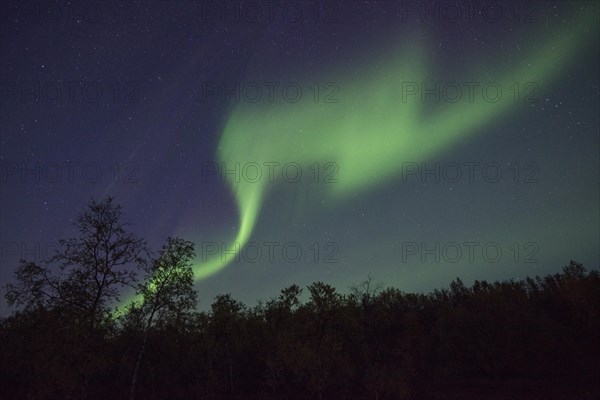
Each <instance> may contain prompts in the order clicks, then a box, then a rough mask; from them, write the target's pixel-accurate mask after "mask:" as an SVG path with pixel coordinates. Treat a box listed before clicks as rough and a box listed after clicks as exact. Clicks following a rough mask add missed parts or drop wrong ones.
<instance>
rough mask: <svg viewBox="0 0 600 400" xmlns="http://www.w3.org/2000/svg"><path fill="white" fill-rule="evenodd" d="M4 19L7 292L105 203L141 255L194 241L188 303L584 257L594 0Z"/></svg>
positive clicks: (480, 273)
mask: <svg viewBox="0 0 600 400" xmlns="http://www.w3.org/2000/svg"><path fill="white" fill-rule="evenodd" d="M274 4H275V5H274ZM0 17H1V18H2V23H1V24H0V26H1V28H0V30H1V34H0V46H1V49H0V54H1V57H0V74H1V82H0V84H1V88H0V89H1V90H0V95H1V110H0V146H1V148H0V161H1V163H2V171H1V172H2V176H1V182H0V184H1V186H0V188H1V193H0V196H1V198H0V205H1V214H0V217H1V228H0V234H1V237H0V241H1V244H2V255H1V260H0V284H1V285H4V284H6V283H8V282H10V281H11V280H12V279H13V271H14V269H15V268H16V266H17V265H18V261H19V259H20V258H27V259H29V260H41V259H43V258H44V257H45V256H47V255H49V254H51V252H52V250H53V248H54V246H55V243H56V242H57V241H58V239H59V238H63V237H70V236H72V235H74V234H75V232H74V231H73V228H72V226H71V225H70V224H71V222H72V219H73V218H74V216H75V215H76V214H77V213H78V212H79V211H80V210H81V209H82V208H83V207H84V206H85V204H86V203H87V202H88V201H89V200H90V198H92V197H93V198H96V199H100V198H104V197H105V196H114V198H115V200H116V202H117V203H119V204H121V205H122V206H123V207H124V210H125V213H126V216H127V218H128V220H129V221H131V222H132V227H131V229H132V230H133V231H135V232H136V233H138V234H139V235H141V236H143V237H144V238H146V239H147V240H148V242H149V244H150V246H151V247H152V248H153V249H154V250H157V249H158V248H159V247H160V246H161V245H162V244H163V243H164V241H165V239H166V238H167V237H168V236H175V235H176V236H181V237H183V238H185V239H188V240H192V241H194V242H195V243H196V253H197V259H196V260H195V261H194V266H193V267H194V272H195V276H196V287H197V290H198V294H199V308H200V309H205V308H207V307H208V305H209V304H210V302H211V299H212V298H213V297H214V296H215V295H216V294H219V293H231V294H232V295H233V296H234V297H235V298H237V299H239V300H242V301H244V302H246V303H248V304H255V303H256V301H257V300H258V299H267V298H269V297H271V296H274V295H276V294H277V293H278V292H279V290H280V289H281V288H283V287H285V286H287V285H290V284H292V283H296V284H299V285H301V286H303V285H306V284H309V283H311V282H314V281H324V282H327V283H330V284H332V285H334V286H335V287H337V288H338V289H339V290H340V291H341V292H346V291H347V290H348V288H349V287H350V286H351V285H353V284H356V283H359V282H361V281H364V280H365V279H366V278H367V277H368V276H371V277H372V278H373V279H374V280H375V281H376V282H382V283H383V284H385V285H393V286H396V287H398V288H400V289H402V290H405V291H410V292H415V291H428V290H431V289H433V288H436V287H440V286H443V285H447V284H448V283H449V282H450V280H452V279H454V278H455V277H457V276H458V277H461V278H462V279H463V280H464V281H466V282H471V281H473V280H474V279H480V280H481V279H487V280H496V279H510V278H517V279H518V278H522V277H525V276H528V275H530V276H532V275H536V274H537V275H543V274H547V273H553V272H556V271H558V270H560V268H561V267H562V266H563V265H566V264H567V263H568V262H569V260H571V259H575V260H577V261H580V262H583V263H584V265H586V266H587V267H589V268H597V266H598V263H599V261H600V255H599V253H600V252H599V243H600V237H599V235H600V234H599V229H598V227H599V223H600V212H599V206H598V205H599V204H600V201H599V200H600V190H599V184H598V182H599V181H600V179H599V178H600V177H599V175H600V172H599V169H600V165H599V163H600V160H599V151H598V150H599V135H598V133H599V119H598V118H599V117H598V116H599V115H600V113H599V112H598V111H599V106H598V105H599V102H598V95H599V68H598V67H599V66H598V59H599V57H598V50H599V46H598V44H599V40H598V39H599V33H598V26H599V20H600V17H599V6H598V3H597V2H591V1H582V2H539V3H523V4H516V3H512V2H484V3H479V2H433V1H432V2H388V1H385V2H383V1H382V2H377V1H375V2H354V1H352V2H344V3H341V2H322V3H315V2H286V3H283V2H282V3H277V2H276V3H269V2H266V3H261V2H228V3H227V5H223V3H221V2H211V1H176V2H163V1H156V2H155V1H144V2H126V3H125V2H124V3H116V4H108V3H105V2H88V3H80V2H30V3H27V5H23V4H22V3H20V2H10V1H9V2H3V3H2V6H1V14H0ZM236 249H237V250H239V251H236ZM1 294H2V297H3V296H4V289H2V293H1ZM124 297H126V298H127V297H128V294H127V293H125V294H124ZM129 299H131V297H129ZM0 305H1V314H2V315H6V314H7V313H8V311H7V308H6V305H5V302H4V299H2V300H1V301H0Z"/></svg>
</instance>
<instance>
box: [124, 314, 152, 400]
mask: <svg viewBox="0 0 600 400" xmlns="http://www.w3.org/2000/svg"><path fill="white" fill-rule="evenodd" d="M155 311H156V310H152V314H151V315H150V319H149V320H148V325H146V329H144V338H143V339H142V347H141V348H140V354H138V359H137V361H136V363H135V368H134V369H133V376H132V377H131V391H130V393H129V400H134V398H135V385H136V384H137V377H138V373H139V370H140V364H141V363H142V357H143V356H144V351H145V350H146V342H147V341H148V331H150V327H151V326H152V319H153V318H154V312H155Z"/></svg>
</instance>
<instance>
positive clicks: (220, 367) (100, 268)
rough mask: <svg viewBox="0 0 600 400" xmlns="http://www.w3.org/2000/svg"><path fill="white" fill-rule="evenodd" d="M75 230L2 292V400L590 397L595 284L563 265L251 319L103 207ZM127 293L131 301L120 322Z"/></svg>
mask: <svg viewBox="0 0 600 400" xmlns="http://www.w3.org/2000/svg"><path fill="white" fill-rule="evenodd" d="M74 225H75V228H76V229H77V231H78V233H79V234H78V236H77V237H75V238H70V239H64V240H61V241H60V242H59V249H58V250H57V251H56V253H55V254H54V255H53V256H52V257H50V258H48V259H47V260H44V261H43V262H39V263H36V262H30V261H26V260H22V261H21V262H20V265H19V266H18V268H17V270H16V272H15V280H14V283H12V284H8V285H6V299H7V301H8V303H9V304H10V305H13V306H14V307H15V309H14V311H13V313H12V314H11V315H10V316H8V317H6V318H3V319H1V320H0V354H1V357H0V397H2V398H7V399H8V398H11V399H107V398H114V399H131V400H133V399H182V400H183V399H215V400H216V399H289V400H295V399H349V400H350V399H374V400H385V399H459V398H460V399H482V398H498V399H501V398H513V399H534V398H535V399H537V398H545V399H572V398H580V399H597V398H600V390H599V388H598V383H597V376H600V340H599V338H600V313H599V310H600V275H599V273H598V271H597V270H591V271H587V270H586V269H585V268H584V267H583V265H581V264H580V263H577V262H574V261H571V262H570V263H569V264H568V265H567V266H566V267H564V268H563V270H562V272H561V273H557V274H554V275H548V276H545V277H535V278H526V279H524V280H509V281H502V282H493V283H490V282H486V281H475V282H474V283H473V284H472V285H470V286H467V285H465V284H464V283H463V282H462V281H461V280H460V279H455V280H454V281H452V282H451V283H450V284H449V286H448V287H447V288H442V289H436V290H434V291H432V292H430V293H426V294H423V293H405V292H402V291H400V290H398V289H396V288H393V287H388V288H384V287H383V286H382V285H380V284H375V283H374V281H373V280H372V279H371V278H369V279H367V280H366V281H365V282H362V283H360V284H357V285H355V286H354V287H352V288H351V290H350V292H349V293H347V294H341V293H339V292H338V291H337V290H336V288H335V287H333V286H331V285H329V284H326V283H323V282H315V283H313V284H311V285H309V286H308V287H306V288H305V289H303V288H300V287H299V286H297V285H291V286H289V287H287V288H284V289H282V290H281V292H280V294H279V295H278V296H276V297H273V298H270V299H267V300H265V301H261V302H259V303H258V304H257V305H254V306H247V305H245V304H243V303H242V302H240V301H238V300H235V299H234V298H232V296H231V295H230V294H223V295H219V296H217V297H216V298H215V299H214V302H213V303H212V304H211V306H210V309H209V310H208V311H198V310H197V309H196V305H197V300H196V291H195V289H194V284H193V283H194V280H193V272H192V269H191V261H192V260H193V258H194V257H195V252H194V244H193V243H192V242H190V241H187V240H184V239H182V238H168V239H167V240H166V243H165V244H164V245H163V247H162V248H161V249H160V250H159V251H158V252H157V253H156V254H154V253H152V252H151V251H150V250H149V249H148V246H147V244H146V242H145V241H144V240H143V239H142V238H140V237H138V236H136V235H135V234H133V233H132V232H130V231H129V225H128V223H127V221H126V220H125V218H124V213H123V210H122V208H121V206H119V205H117V204H116V203H114V201H113V199H112V198H106V199H104V200H102V201H95V200H92V201H91V202H90V203H89V204H88V205H87V206H86V208H85V209H84V210H83V211H82V212H81V213H80V214H79V215H78V216H77V218H76V219H75V222H74ZM124 288H133V289H135V292H136V294H137V297H136V299H137V300H136V301H135V302H133V303H131V304H129V305H128V306H126V307H122V308H121V309H119V312H118V313H115V308H114V307H115V305H116V304H118V302H119V300H120V299H119V295H120V293H122V292H123V289H124ZM303 290H306V291H307V292H308V301H305V302H303V301H302V300H301V294H302V292H303ZM502 393H504V394H505V395H506V396H510V397H491V394H494V395H497V396H502Z"/></svg>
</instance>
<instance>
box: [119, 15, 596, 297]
mask: <svg viewBox="0 0 600 400" xmlns="http://www.w3.org/2000/svg"><path fill="white" fill-rule="evenodd" d="M577 12H578V15H577V16H576V18H573V19H572V20H571V22H569V23H566V24H563V25H564V26H562V27H561V29H559V30H555V31H553V32H552V33H551V35H548V36H545V37H544V39H543V41H544V43H543V44H540V40H539V38H538V39H537V40H532V41H531V43H530V46H529V47H528V48H527V49H528V50H527V51H524V52H523V54H527V55H528V57H521V58H520V60H519V61H520V62H519V63H515V64H514V65H512V66H511V68H510V69H509V70H507V68H500V69H498V68H496V69H495V70H494V69H491V70H490V69H489V68H482V67H480V68H478V69H475V70H471V71H466V73H465V74H464V77H465V79H462V80H460V79H457V80H456V81H455V82H456V83H458V84H459V86H461V88H462V89H463V96H462V97H461V98H460V100H459V101H457V102H450V101H446V102H443V101H442V102H440V103H439V104H434V105H432V104H428V103H431V101H422V99H421V97H420V95H418V94H417V95H409V94H408V93H406V89H407V87H408V86H410V87H411V88H414V86H411V85H413V83H417V84H420V83H422V82H435V81H436V80H435V79H432V76H435V75H432V74H434V73H435V68H434V66H435V63H434V62H433V61H434V60H429V59H428V58H427V56H426V54H428V53H427V44H426V43H424V42H425V41H424V40H414V41H413V42H412V43H411V44H410V46H406V47H405V48H404V50H403V51H401V52H400V53H399V54H397V53H393V54H388V55H387V56H386V57H385V58H384V59H381V60H373V61H372V64H370V65H367V66H364V69H361V71H363V72H362V73H361V74H360V75H359V76H357V75H356V74H355V73H354V72H353V71H354V70H352V71H350V70H348V71H346V72H344V73H342V74H340V76H341V78H340V79H338V80H337V81H336V84H337V86H338V87H339V88H340V92H339V96H338V99H339V102H337V103H326V102H315V101H314V99H313V97H312V96H311V95H307V94H305V95H304V96H302V98H301V100H300V101H298V102H296V103H291V102H287V103H285V102H279V103H271V104H260V103H255V104H253V103H240V104H238V105H236V107H235V108H234V109H233V110H232V111H231V113H230V115H229V116H228V118H227V120H226V123H225V125H224V129H223V133H222V136H221V140H220V143H219V149H218V153H217V155H218V159H219V161H220V162H221V163H223V165H227V166H228V167H231V166H233V165H234V164H236V163H239V164H240V165H247V164H249V163H256V164H258V165H261V166H262V165H264V163H278V164H277V165H279V166H280V167H281V166H282V165H285V164H286V163H289V162H294V163H298V164H299V165H300V166H301V167H302V169H303V170H308V169H309V168H310V166H311V165H313V164H314V163H315V162H318V163H320V165H323V164H326V163H330V162H331V163H335V164H336V165H337V167H338V170H337V174H336V176H335V178H336V179H337V182H336V183H335V184H332V185H328V186H327V189H328V195H329V197H330V198H331V200H332V201H339V200H340V199H343V198H344V196H345V195H348V194H349V193H360V192H362V191H366V190H368V189H369V188H370V187H373V186H375V185H380V184H383V183H385V182H386V181H388V180H390V179H392V178H394V177H396V176H397V175H398V174H399V173H400V172H401V168H402V163H403V162H404V161H407V160H410V161H414V162H420V161H427V160H428V159H430V158H431V157H433V156H435V155H439V154H441V153H443V152H445V151H447V150H448V149H450V148H451V147H452V146H453V145H455V144H457V143H458V142H459V141H461V140H464V139H465V138H467V137H469V136H470V135H474V134H476V133H478V132H482V131H483V129H482V128H484V127H485V126H486V125H487V124H490V123H491V122H493V121H494V120H495V119H497V118H500V117H502V118H510V117H511V115H512V114H513V113H514V112H515V111H516V110H517V107H516V104H517V103H516V102H515V98H514V92H513V91H512V90H509V88H510V87H512V86H511V85H513V84H514V83H515V82H518V83H519V84H520V85H521V87H523V85H525V84H527V83H528V82H536V83H538V84H540V85H544V86H546V85H548V84H549V81H550V80H551V79H557V77H558V74H559V73H560V72H561V71H563V70H564V69H565V68H566V67H567V66H568V64H569V63H571V62H573V60H574V59H576V58H577V57H579V55H580V54H578V51H579V50H580V46H579V44H580V43H582V42H583V41H584V40H585V38H586V37H587V36H588V35H590V34H594V32H595V28H594V25H595V24H596V15H595V13H593V12H589V11H588V12H585V10H578V11H577ZM474 64H475V63H474ZM498 64H499V63H498ZM490 76H493V77H500V79H490V78H489V77H490ZM462 82H479V83H480V85H479V86H478V87H476V88H475V90H474V93H475V96H474V99H473V101H471V100H470V99H469V98H468V96H467V95H466V94H467V91H466V89H465V86H462V85H461V83H462ZM489 82H493V83H495V84H496V87H500V88H501V89H502V90H503V92H502V95H501V96H499V99H498V100H497V101H495V100H493V98H494V97H495V96H496V92H495V90H494V89H493V88H491V89H490V91H489V92H488V93H489V98H488V99H486V98H484V97H483V96H482V92H481V87H482V85H485V84H486V83H489ZM407 85H408V86H407ZM310 86H312V85H310V84H308V85H303V87H310ZM403 90H404V91H405V93H404V96H403ZM263 170H264V168H263ZM275 177H276V178H280V174H276V175H275ZM279 180H280V179H279ZM227 183H228V185H229V187H230V189H231V191H232V193H233V194H234V196H235V200H236V204H237V207H238V212H239V229H238V232H237V235H236V237H235V238H234V239H233V241H232V242H231V243H234V244H235V246H236V248H240V249H241V248H243V247H244V245H245V244H247V243H248V241H249V239H250V237H251V235H252V233H253V230H254V227H255V225H256V223H257V220H258V218H259V215H260V212H261V207H262V205H263V203H264V201H265V199H266V198H267V196H268V192H269V190H270V189H271V188H272V187H273V185H277V184H278V180H277V179H275V180H274V181H270V180H269V179H267V177H266V176H264V175H263V177H262V179H258V180H257V181H256V182H250V181H248V180H245V179H240V180H238V181H237V182H236V181H235V180H233V179H229V180H228V181H227ZM232 247H233V245H232V246H228V248H232ZM232 259H233V255H231V256H230V257H228V258H223V257H222V256H221V255H217V256H214V257H212V258H209V259H206V260H205V261H202V262H201V261H199V260H196V262H195V264H194V265H193V271H194V276H195V280H196V281H201V280H204V279H206V278H209V277H211V276H213V275H214V274H216V273H218V272H219V271H221V270H223V269H224V268H225V267H226V266H227V265H228V264H229V263H230V262H231V260H232ZM136 300H139V298H138V297H135V296H133V297H130V298H129V299H127V300H126V301H125V302H124V303H123V304H125V305H126V304H130V303H132V302H133V301H136Z"/></svg>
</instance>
